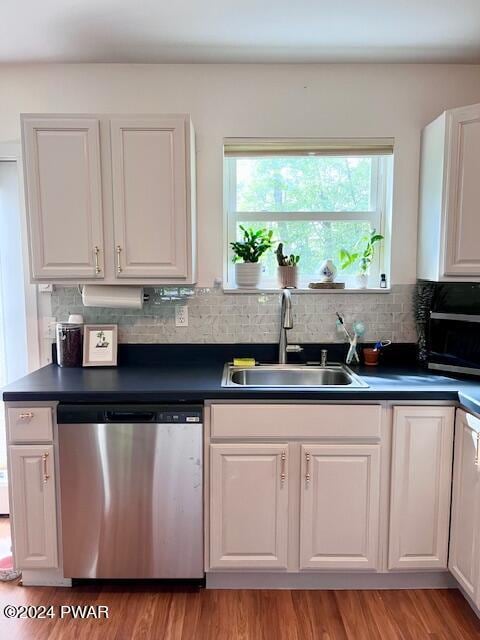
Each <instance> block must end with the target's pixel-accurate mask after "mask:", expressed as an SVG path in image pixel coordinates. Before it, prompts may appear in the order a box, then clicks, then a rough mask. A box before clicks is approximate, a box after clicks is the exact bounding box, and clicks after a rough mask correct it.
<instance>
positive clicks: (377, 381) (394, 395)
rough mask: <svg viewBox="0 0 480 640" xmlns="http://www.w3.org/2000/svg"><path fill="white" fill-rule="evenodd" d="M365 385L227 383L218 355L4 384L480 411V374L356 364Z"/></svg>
mask: <svg viewBox="0 0 480 640" xmlns="http://www.w3.org/2000/svg"><path fill="white" fill-rule="evenodd" d="M354 370H355V372H356V373H358V374H359V375H360V376H362V377H363V378H364V379H365V381H366V382H367V383H368V385H369V387H368V388H364V389H341V388H340V389H315V390H314V389H311V390H309V389H307V390H303V389H276V390H275V389H260V388H256V389H255V388H248V389H247V388H241V387H240V388H239V387H227V388H224V387H222V386H221V381H222V372H223V361H219V360H218V358H212V359H211V360H209V359H207V358H204V359H203V360H202V361H199V360H198V359H195V358H194V359H192V360H191V361H190V362H189V361H188V357H185V359H184V361H182V362H180V361H176V362H171V361H167V362H165V363H164V364H161V363H158V362H157V363H156V364H148V365H139V364H124V365H122V366H119V367H117V368H113V367H111V368H110V367H109V368H89V369H82V368H78V369H65V368H60V367H58V366H56V365H54V364H52V365H48V366H46V367H43V368H42V369H39V370H38V371H35V372H34V373H31V374H29V375H27V376H25V377H24V378H21V379H20V380H18V381H16V382H14V383H13V384H11V385H9V386H8V387H6V388H5V389H4V390H3V399H4V400H5V401H49V400H50V401H52V400H53V401H55V400H57V401H63V402H200V401H203V400H215V399H227V398H228V399H269V400H272V399H284V400H289V399H291V400H299V399H303V400H317V401H321V400H338V401H342V400H449V401H459V402H460V403H461V404H462V405H463V406H464V407H465V408H467V409H469V410H471V411H473V412H477V413H480V380H479V381H477V380H470V379H468V380H467V379H456V378H453V377H447V376H443V375H438V374H434V373H431V372H429V371H427V370H425V369H420V368H416V367H415V366H408V365H407V366H406V365H402V366H394V365H385V366H379V367H375V368H372V367H360V368H355V369H354Z"/></svg>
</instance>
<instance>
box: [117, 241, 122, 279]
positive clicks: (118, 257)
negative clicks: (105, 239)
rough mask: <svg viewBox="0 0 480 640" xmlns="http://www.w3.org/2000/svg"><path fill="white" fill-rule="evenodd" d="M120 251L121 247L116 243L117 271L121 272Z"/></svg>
mask: <svg viewBox="0 0 480 640" xmlns="http://www.w3.org/2000/svg"><path fill="white" fill-rule="evenodd" d="M121 253H122V247H121V246H120V245H117V273H122V265H121V263H120V254H121Z"/></svg>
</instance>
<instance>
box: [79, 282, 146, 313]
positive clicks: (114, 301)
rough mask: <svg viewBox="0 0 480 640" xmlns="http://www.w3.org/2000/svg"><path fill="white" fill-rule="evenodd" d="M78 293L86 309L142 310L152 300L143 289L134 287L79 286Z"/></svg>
mask: <svg viewBox="0 0 480 640" xmlns="http://www.w3.org/2000/svg"><path fill="white" fill-rule="evenodd" d="M78 291H79V293H80V295H81V297H82V304H83V306H84V307H107V308H112V309H128V308H130V309H141V308H142V307H143V304H144V303H145V302H148V301H149V300H150V296H149V294H147V293H145V291H144V289H143V287H139V286H132V285H130V286H129V285H102V284H95V285H91V284H88V285H87V284H83V285H81V284H79V285H78Z"/></svg>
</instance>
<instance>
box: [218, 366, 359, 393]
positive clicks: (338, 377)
mask: <svg viewBox="0 0 480 640" xmlns="http://www.w3.org/2000/svg"><path fill="white" fill-rule="evenodd" d="M222 387H278V388H282V389H284V388H287V387H288V388H291V387H294V388H298V387H306V388H312V387H316V388H322V389H325V388H345V387H348V388H350V389H351V388H362V387H363V388H365V387H368V384H366V382H364V381H363V380H362V379H361V378H359V377H358V376H357V375H355V374H354V373H353V371H351V370H350V369H349V368H348V367H347V366H345V365H343V364H328V365H327V366H325V367H321V366H317V365H291V364H288V365H283V364H260V365H256V366H255V367H234V366H233V365H231V364H226V365H225V369H224V371H223V380H222Z"/></svg>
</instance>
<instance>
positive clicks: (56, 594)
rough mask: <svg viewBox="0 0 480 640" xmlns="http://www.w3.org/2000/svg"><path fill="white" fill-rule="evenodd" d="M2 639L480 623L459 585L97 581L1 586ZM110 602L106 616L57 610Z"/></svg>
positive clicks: (333, 633)
mask: <svg viewBox="0 0 480 640" xmlns="http://www.w3.org/2000/svg"><path fill="white" fill-rule="evenodd" d="M0 602H1V611H0V638H9V640H10V639H12V640H17V639H18V640H30V639H35V640H47V639H48V640H53V639H58V638H61V639H62V640H64V639H68V640H70V639H75V640H77V639H78V640H96V639H97V638H98V639H100V638H101V639H102V640H104V639H105V640H133V639H135V640H141V639H142V640H143V639H154V640H157V639H158V640H320V639H321V640H377V639H378V640H426V639H428V640H470V639H480V621H479V620H478V619H477V618H476V616H475V614H474V613H473V612H472V611H471V609H470V608H469V606H468V604H467V603H466V602H465V600H464V599H463V597H462V595H461V594H460V592H459V591H456V590H408V591H286V590H285V591H253V590H238V591H237V590H235V591H233V590H226V591H220V590H218V591H217V590H204V589H200V590H196V589H194V588H182V587H175V588H166V587H162V586H161V585H158V584H155V583H120V584H119V583H111V584H108V583H107V584H106V583H95V584H87V585H79V586H75V587H73V588H72V589H68V588H67V589H60V588H52V587H22V586H20V585H18V584H16V583H3V584H0ZM6 604H13V605H16V606H18V605H20V604H25V605H27V604H28V605H36V606H38V605H50V604H52V605H54V607H55V612H56V614H57V617H56V618H55V619H53V620H15V619H11V620H8V619H6V618H5V617H4V615H3V608H4V606H5V605H6ZM62 604H66V605H68V604H71V605H74V604H78V605H89V604H92V605H104V606H108V607H109V619H108V620H106V619H99V620H95V619H89V620H74V619H72V618H71V617H70V616H69V617H67V618H65V619H63V620H62V619H60V618H59V617H58V610H59V609H58V608H59V606H60V605H62Z"/></svg>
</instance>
